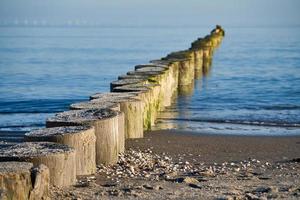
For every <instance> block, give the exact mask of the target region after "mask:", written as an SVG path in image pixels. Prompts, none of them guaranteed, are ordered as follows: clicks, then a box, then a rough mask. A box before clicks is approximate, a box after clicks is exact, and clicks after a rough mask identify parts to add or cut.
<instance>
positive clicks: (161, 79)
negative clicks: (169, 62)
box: [135, 64, 173, 110]
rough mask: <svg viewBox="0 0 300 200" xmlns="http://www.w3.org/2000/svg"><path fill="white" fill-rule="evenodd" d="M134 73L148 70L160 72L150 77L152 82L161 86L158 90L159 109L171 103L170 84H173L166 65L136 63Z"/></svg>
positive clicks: (171, 92)
mask: <svg viewBox="0 0 300 200" xmlns="http://www.w3.org/2000/svg"><path fill="white" fill-rule="evenodd" d="M135 70H136V71H135V72H136V73H145V74H147V73H148V72H161V73H160V74H157V75H155V76H154V77H152V78H151V80H152V82H155V83H157V84H159V85H160V86H161V91H160V101H161V107H160V110H163V109H164V107H166V106H170V105H171V98H172V94H173V91H172V84H173V79H172V78H173V76H172V74H171V72H172V71H171V70H170V69H169V68H168V67H167V66H166V65H155V64H151V65H150V64H147V65H137V66H135Z"/></svg>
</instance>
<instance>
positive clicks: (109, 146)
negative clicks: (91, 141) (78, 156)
mask: <svg viewBox="0 0 300 200" xmlns="http://www.w3.org/2000/svg"><path fill="white" fill-rule="evenodd" d="M120 114H121V112H119V111H114V110H111V109H95V110H71V111H66V112H62V113H58V114H56V115H55V116H54V117H52V118H48V119H47V121H46V127H48V128H49V127H58V126H81V125H90V126H94V127H95V135H96V164H97V165H99V164H105V165H108V164H115V163H116V162H117V160H118V151H119V147H118V146H119V142H120V139H119V135H120V134H119V133H118V132H119V127H118V126H119V116H120Z"/></svg>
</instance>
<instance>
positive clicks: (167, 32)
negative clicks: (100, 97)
mask: <svg viewBox="0 0 300 200" xmlns="http://www.w3.org/2000/svg"><path fill="white" fill-rule="evenodd" d="M213 28H214V26H184V27H182V26H117V25H114V26H96V27H88V26H78V27H76V26H75V27H74V26H73V27H69V26H48V27H47V26H39V27H37V26H1V27H0V140H2V141H6V140H11V139H21V138H22V135H23V134H24V133H25V132H28V131H30V130H34V129H37V128H42V127H44V126H45V120H46V118H48V117H51V116H53V115H54V114H55V113H57V112H62V111H65V110H68V108H69V105H70V104H71V103H74V102H79V101H85V100H88V98H89V96H90V95H92V94H94V93H97V92H108V91H109V83H110V82H111V81H113V80H116V79H117V77H118V76H119V75H121V74H125V73H126V72H127V71H130V70H133V68H134V66H135V65H137V64H145V63H148V62H149V61H150V60H153V59H159V58H161V57H163V56H165V55H166V54H168V53H170V52H172V51H178V50H184V49H187V48H189V47H190V44H191V42H192V41H193V40H195V39H197V38H199V37H204V36H205V35H206V34H208V33H209V32H210V31H211V29H213ZM224 29H225V31H226V36H225V38H224V40H223V42H222V44H221V46H220V47H219V48H218V49H217V50H216V51H215V53H214V58H213V63H212V66H211V67H210V68H209V69H208V70H206V72H205V73H204V74H203V75H199V76H198V77H197V79H196V80H195V81H194V83H193V84H192V85H191V87H190V88H187V89H186V90H184V92H179V93H178V97H177V98H175V99H174V101H173V103H172V105H171V106H170V107H168V108H166V109H165V110H164V111H163V112H162V113H161V114H160V116H159V118H158V119H157V124H156V126H154V127H153V129H154V130H157V129H178V130H185V131H193V132H195V133H197V134H202V133H205V134H224V135H230V134H231V135H253V136H256V135H268V136H284V135H300V27H299V26H296V27H290V26H282V27H280V26H276V27H254V26H252V27H245V26H243V27H239V26H232V27H231V26H228V27H226V26H225V27H224Z"/></svg>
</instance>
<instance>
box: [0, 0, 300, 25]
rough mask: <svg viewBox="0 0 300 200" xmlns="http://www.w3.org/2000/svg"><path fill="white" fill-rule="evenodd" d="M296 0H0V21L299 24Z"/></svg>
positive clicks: (130, 23)
mask: <svg viewBox="0 0 300 200" xmlns="http://www.w3.org/2000/svg"><path fill="white" fill-rule="evenodd" d="M299 10H300V0H147V1H146V0H0V21H1V22H13V21H15V20H18V21H19V22H24V20H28V21H30V22H32V21H34V20H37V21H47V22H50V23H55V24H61V23H66V22H68V21H69V22H72V23H74V22H75V21H81V22H80V23H83V22H84V21H85V22H87V23H92V22H96V23H100V24H108V25H109V24H124V25H143V24H151V25H155V24H159V25H166V24H170V25H197V24H199V25H208V24H209V25H211V24H223V25H227V26H239V25H244V26H256V25H261V26H266V25H267V26H273V25H299V24H300V11H299Z"/></svg>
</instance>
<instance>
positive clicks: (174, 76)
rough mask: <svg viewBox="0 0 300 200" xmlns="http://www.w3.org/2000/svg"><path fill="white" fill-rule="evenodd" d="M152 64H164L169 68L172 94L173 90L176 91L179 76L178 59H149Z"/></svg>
mask: <svg viewBox="0 0 300 200" xmlns="http://www.w3.org/2000/svg"><path fill="white" fill-rule="evenodd" d="M150 62H151V63H153V64H159V65H166V66H168V68H169V71H170V74H171V81H170V82H171V84H170V85H171V89H170V90H171V91H172V95H174V93H175V92H177V87H178V76H179V66H180V62H179V61H172V60H151V61H150Z"/></svg>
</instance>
